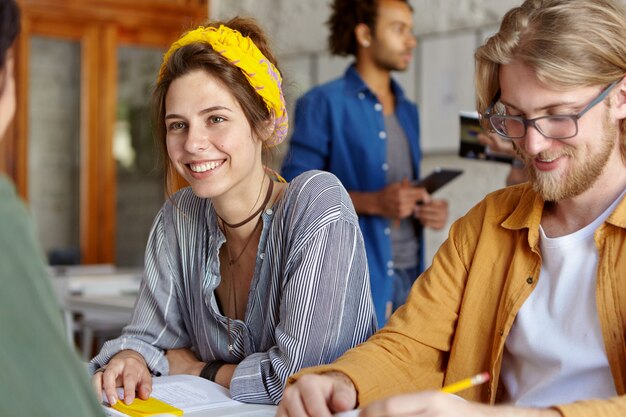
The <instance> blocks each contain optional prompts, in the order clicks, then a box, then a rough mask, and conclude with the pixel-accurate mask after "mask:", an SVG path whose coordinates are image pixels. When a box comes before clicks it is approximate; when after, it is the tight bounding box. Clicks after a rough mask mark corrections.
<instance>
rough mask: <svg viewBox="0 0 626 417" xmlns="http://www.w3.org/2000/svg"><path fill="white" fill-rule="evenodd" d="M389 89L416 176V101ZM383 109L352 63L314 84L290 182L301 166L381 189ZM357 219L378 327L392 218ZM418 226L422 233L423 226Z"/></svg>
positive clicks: (388, 285) (296, 138) (302, 110)
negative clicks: (337, 75)
mask: <svg viewBox="0 0 626 417" xmlns="http://www.w3.org/2000/svg"><path fill="white" fill-rule="evenodd" d="M391 88H392V90H393V92H394V95H395V96H396V116H397V117H398V120H399V122H400V125H401V126H402V129H403V130H404V133H405V134H406V136H407V138H408V140H409V147H410V149H411V157H412V158H411V159H412V162H413V172H415V174H416V175H419V172H420V169H419V163H420V160H421V157H422V155H421V151H420V142H419V118H418V112H417V106H416V105H415V104H414V103H412V102H410V101H409V100H408V99H407V98H406V97H405V96H404V92H403V91H402V89H401V88H400V86H399V85H398V83H396V82H395V81H393V80H392V82H391ZM382 109H383V108H382V105H381V104H380V102H379V101H378V99H377V98H376V96H375V95H374V93H373V92H372V91H371V90H370V89H369V88H368V87H367V85H366V84H365V82H364V81H363V80H362V79H361V77H360V75H359V73H358V72H357V71H356V68H355V66H354V65H351V66H350V67H349V68H348V69H347V71H346V72H345V74H344V76H343V77H341V78H338V79H336V80H333V81H331V82H329V83H326V84H323V85H320V86H317V87H315V88H313V89H312V90H311V91H309V92H307V93H306V94H305V95H304V96H302V97H301V98H300V99H299V100H298V101H297V103H296V109H295V115H296V117H295V127H294V131H293V135H292V137H291V145H290V150H289V153H288V154H287V156H286V158H285V161H284V163H283V168H282V175H283V176H284V177H285V178H286V179H287V180H288V181H289V180H291V179H292V178H294V177H295V176H297V175H298V174H300V173H302V172H304V171H307V170H311V169H320V170H325V171H330V172H332V173H333V174H335V175H336V176H337V177H338V178H339V179H340V180H341V182H342V183H343V185H344V187H345V188H346V189H347V190H348V191H378V190H380V189H382V188H384V187H385V186H386V185H387V183H386V171H387V169H388V168H389V167H388V165H387V141H386V138H387V133H386V131H385V122H384V116H383V112H382ZM359 223H360V226H361V231H362V232H363V237H364V239H365V249H366V252H367V259H368V267H369V272H370V280H371V287H372V296H373V299H374V305H375V308H376V316H377V318H378V325H379V327H382V326H383V325H384V323H385V322H386V317H385V310H386V305H387V302H388V301H390V300H391V296H392V289H393V288H392V279H391V277H392V276H393V274H394V272H393V255H392V249H391V237H390V234H391V222H390V220H389V219H387V218H385V217H381V216H368V215H362V214H360V215H359ZM416 223H417V222H416ZM418 228H419V230H418V234H419V235H420V236H421V235H422V233H421V227H419V226H418ZM423 246H424V245H423V239H422V238H421V237H420V253H418V254H416V256H417V259H418V261H419V264H418V266H419V272H420V273H421V272H422V270H423V259H422V258H423Z"/></svg>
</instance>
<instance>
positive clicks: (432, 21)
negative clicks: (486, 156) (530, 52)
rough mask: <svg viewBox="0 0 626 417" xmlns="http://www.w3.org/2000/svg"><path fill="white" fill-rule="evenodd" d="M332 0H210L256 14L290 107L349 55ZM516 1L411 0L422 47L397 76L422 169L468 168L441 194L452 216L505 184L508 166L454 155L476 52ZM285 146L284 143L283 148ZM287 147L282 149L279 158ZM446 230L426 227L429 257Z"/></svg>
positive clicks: (218, 14)
mask: <svg viewBox="0 0 626 417" xmlns="http://www.w3.org/2000/svg"><path fill="white" fill-rule="evenodd" d="M329 3H330V0H212V1H211V9H210V11H209V13H210V16H211V17H213V18H220V19H226V18H230V17H233V16H236V15H242V16H252V17H254V18H256V19H257V20H258V22H259V23H260V24H261V25H262V26H263V28H264V29H265V30H266V32H267V33H268V35H269V37H270V39H271V40H272V43H273V46H274V50H275V52H276V54H277V55H278V59H279V61H280V65H281V68H282V70H283V73H284V74H283V75H284V78H285V84H284V85H285V90H286V91H285V94H286V98H287V101H288V107H289V108H291V109H292V108H293V104H294V102H295V99H296V98H297V97H299V96H300V95H301V94H303V93H304V92H306V91H307V90H308V89H309V88H310V87H311V86H313V85H316V84H319V83H322V82H325V81H327V80H330V79H332V78H335V77H337V76H338V75H340V74H342V73H343V71H344V70H345V67H346V66H347V64H348V63H349V62H350V59H341V58H335V57H330V56H329V55H328V53H327V52H326V39H327V36H328V30H327V28H326V26H325V21H326V20H327V19H328V16H329V14H330V7H329ZM518 4H521V1H516V0H438V1H433V0H412V1H411V5H412V6H413V8H414V20H415V30H416V33H417V35H418V47H417V49H416V51H415V54H414V56H415V58H414V60H415V61H414V63H413V65H411V67H410V69H409V70H408V71H407V72H405V73H401V74H396V75H395V76H396V78H397V79H398V80H399V82H400V83H401V84H402V86H403V87H404V89H405V91H406V93H407V95H408V96H409V97H410V98H412V99H413V100H415V101H416V102H417V103H418V105H419V107H420V117H421V122H422V148H423V150H424V153H425V158H424V162H423V167H422V171H423V172H422V174H426V173H428V172H429V171H430V170H431V169H432V168H433V167H435V166H446V167H460V168H462V169H464V170H465V173H464V174H463V175H462V176H461V177H460V178H459V179H457V180H455V181H454V182H453V183H451V184H450V185H448V186H446V187H445V188H443V189H442V190H441V191H440V192H438V193H437V196H440V197H442V198H447V199H449V201H450V213H451V216H450V217H451V221H452V220H454V219H456V218H458V217H459V216H461V215H463V214H464V213H465V212H466V211H467V210H468V209H469V208H470V207H471V206H473V205H474V204H475V203H476V202H478V201H479V200H480V199H481V198H482V197H483V196H484V195H485V194H486V193H488V192H490V191H492V190H495V189H497V188H500V187H501V186H503V185H504V180H505V176H506V173H507V170H508V166H507V165H505V164H500V163H495V162H482V161H472V160H463V159H461V158H459V157H457V156H456V153H457V151H458V141H459V126H458V112H459V111H460V110H472V109H474V106H475V105H474V85H473V72H474V63H473V52H474V49H475V48H476V47H477V46H478V45H480V43H481V42H482V40H483V39H484V38H485V36H487V35H488V34H490V33H492V32H494V31H495V30H497V26H498V23H499V20H500V19H501V17H502V15H503V14H504V13H505V12H506V11H507V10H508V9H510V8H511V7H514V6H517V5H518ZM285 149H286V147H284V148H283V149H281V151H282V152H284V150H285ZM280 157H281V153H280V152H279V154H278V159H280ZM446 235H447V228H446V229H445V230H444V231H441V232H432V231H428V232H427V241H426V246H427V247H426V254H427V260H428V261H430V259H431V258H432V255H433V254H434V253H435V251H436V250H437V248H438V247H439V245H440V244H441V243H442V242H443V240H444V239H445V237H446Z"/></svg>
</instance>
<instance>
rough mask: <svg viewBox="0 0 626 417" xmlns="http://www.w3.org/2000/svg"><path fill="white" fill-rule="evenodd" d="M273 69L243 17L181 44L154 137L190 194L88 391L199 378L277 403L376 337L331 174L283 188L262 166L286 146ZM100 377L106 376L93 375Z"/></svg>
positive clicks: (169, 62) (162, 232)
mask: <svg viewBox="0 0 626 417" xmlns="http://www.w3.org/2000/svg"><path fill="white" fill-rule="evenodd" d="M281 80H282V78H281V74H280V71H279V70H278V68H277V65H276V60H275V59H274V57H273V55H272V53H271V52H270V50H269V48H268V43H267V40H266V39H265V36H264V35H263V33H262V32H261V30H260V28H259V27H258V26H257V25H256V24H255V23H254V22H253V21H252V20H249V19H242V18H236V19H233V20H230V21H228V22H224V23H221V22H213V23H210V24H209V25H207V26H206V27H199V28H197V29H195V30H192V31H190V32H187V33H185V34H184V35H183V36H182V37H181V38H180V39H179V40H178V41H176V42H175V43H174V44H173V45H172V46H171V48H170V50H169V51H168V52H167V53H166V54H165V57H164V60H163V65H162V67H161V71H160V73H159V77H158V82H157V86H156V88H155V92H154V114H155V126H156V138H157V142H158V145H159V147H160V149H161V153H162V155H163V157H164V160H165V161H166V164H165V166H166V167H167V170H169V171H170V172H171V171H172V170H175V171H176V172H177V173H178V174H180V175H181V176H182V177H183V178H184V179H186V180H187V181H188V182H189V184H190V187H187V188H185V189H183V190H181V191H179V192H177V193H176V194H174V195H172V196H171V197H170V198H169V200H168V201H167V202H166V203H165V204H164V205H163V208H162V209H161V211H160V212H159V214H158V215H157V217H156V219H155V221H154V226H153V229H152V233H151V235H150V239H149V242H148V247H147V250H146V262H145V273H144V280H143V284H142V286H141V290H140V294H139V298H138V302H137V305H136V308H135V314H134V315H133V320H132V323H131V324H130V325H129V326H128V327H126V329H125V330H124V333H123V335H122V336H121V337H120V338H118V339H115V340H113V341H110V342H108V343H107V344H106V345H105V346H104V348H103V350H102V352H100V354H99V355H98V356H96V357H95V358H94V359H93V360H92V361H91V370H92V372H95V374H94V376H93V382H94V385H95V387H96V390H98V392H100V390H101V389H102V388H103V389H104V391H105V393H106V395H107V397H108V399H109V401H111V402H115V401H117V400H118V398H117V394H116V393H115V388H116V386H117V387H119V386H124V389H125V392H124V400H125V401H127V402H128V401H132V400H133V399H134V397H135V392H137V393H138V396H139V397H141V398H145V397H146V396H147V395H149V392H150V388H151V380H152V376H153V375H162V374H168V373H169V374H177V373H187V374H195V375H200V376H203V377H205V378H208V379H211V380H214V381H215V382H218V383H220V384H222V385H224V386H226V387H229V388H230V392H231V395H232V397H233V398H234V399H237V400H241V401H248V402H257V403H278V402H279V401H280V400H281V398H282V393H283V389H284V387H285V383H286V380H287V377H288V376H289V375H291V374H292V373H294V372H295V371H297V370H299V369H300V368H303V367H306V366H311V365H315V364H320V363H327V362H330V361H332V360H334V359H335V358H336V357H338V356H339V355H340V354H341V353H343V352H344V351H345V350H347V349H349V348H351V347H353V346H354V345H356V344H358V343H360V342H362V341H364V340H365V339H367V337H368V336H369V335H371V334H372V333H373V332H374V330H375V328H376V319H375V316H374V310H373V305H372V300H371V294H370V287H369V277H368V272H367V262H366V257H365V249H364V245H363V237H362V235H361V231H360V229H359V226H358V220H357V216H356V213H355V212H354V209H353V207H352V204H351V202H350V198H349V196H348V194H347V192H346V191H345V189H344V188H343V186H342V185H341V183H340V182H339V180H338V179H337V178H336V177H334V176H333V175H331V174H329V173H325V172H320V171H314V172H307V173H304V174H302V175H300V176H298V177H297V178H295V179H294V180H293V181H291V182H290V183H288V184H287V183H284V181H282V178H280V177H278V176H277V175H276V174H275V173H273V172H272V171H271V170H268V169H267V168H266V167H265V166H264V164H263V153H264V150H265V149H267V148H269V147H271V146H274V145H276V144H279V143H280V142H282V141H283V139H284V138H285V137H286V135H287V129H288V118H287V111H286V109H285V102H284V98H283V93H282V89H281ZM105 366H106V369H103V368H104V367H105Z"/></svg>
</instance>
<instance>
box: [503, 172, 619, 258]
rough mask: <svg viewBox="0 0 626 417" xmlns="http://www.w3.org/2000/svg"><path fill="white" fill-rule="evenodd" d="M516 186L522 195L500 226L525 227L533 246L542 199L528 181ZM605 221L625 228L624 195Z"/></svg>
mask: <svg viewBox="0 0 626 417" xmlns="http://www.w3.org/2000/svg"><path fill="white" fill-rule="evenodd" d="M518 187H521V189H522V190H521V191H522V195H521V197H520V198H519V201H518V202H517V206H516V207H515V209H514V210H513V212H512V213H511V214H510V215H509V217H507V218H506V219H505V220H504V221H503V222H502V227H504V228H506V229H511V230H520V229H524V228H527V229H528V243H529V245H530V247H535V245H536V244H537V242H538V241H539V224H540V223H541V216H542V214H543V206H544V201H543V199H542V198H541V196H540V195H539V194H538V193H536V192H535V191H534V190H533V188H532V185H531V184H530V183H529V182H527V183H525V184H523V185H519V186H518ZM606 222H607V223H610V224H612V225H615V226H617V227H621V228H626V197H623V198H622V201H620V202H619V203H618V205H617V207H616V208H615V210H614V211H613V213H611V215H610V216H609V217H608V218H607V220H606Z"/></svg>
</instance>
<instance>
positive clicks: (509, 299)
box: [296, 184, 626, 417]
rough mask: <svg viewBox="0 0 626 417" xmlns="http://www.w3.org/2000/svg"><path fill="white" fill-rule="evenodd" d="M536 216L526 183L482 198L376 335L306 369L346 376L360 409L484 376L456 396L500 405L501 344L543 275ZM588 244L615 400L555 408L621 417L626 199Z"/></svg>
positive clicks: (625, 376)
mask: <svg viewBox="0 0 626 417" xmlns="http://www.w3.org/2000/svg"><path fill="white" fill-rule="evenodd" d="M542 211H543V200H542V199H541V197H539V196H538V195H537V194H536V193H535V192H534V191H533V190H532V188H531V186H530V185H528V184H523V185H519V186H515V187H508V188H505V189H503V190H499V191H496V192H494V193H492V194H490V195H488V196H487V197H486V198H485V199H484V200H483V201H482V202H480V203H479V204H478V205H477V206H475V207H474V208H473V209H471V210H470V211H469V212H468V213H467V214H466V215H465V216H464V217H462V218H461V219H459V220H458V221H456V222H455V223H454V224H453V225H452V227H451V229H450V235H449V237H448V239H447V240H446V242H445V243H444V244H443V245H442V246H441V248H440V249H439V251H438V252H437V254H436V255H435V258H434V259H433V263H432V266H431V267H430V268H429V269H428V270H426V271H425V272H424V274H422V276H421V277H420V279H418V280H417V281H416V283H415V285H414V286H413V289H412V291H411V293H410V295H409V298H408V300H407V303H406V305H405V306H403V307H402V308H400V309H399V310H398V311H397V312H396V313H395V314H394V315H393V316H392V317H391V319H390V320H389V322H388V323H387V325H386V326H385V327H384V328H383V329H382V330H380V331H379V332H378V333H376V334H375V335H374V336H372V337H371V338H370V339H369V340H368V341H367V342H365V343H363V344H361V345H359V346H357V347H356V348H354V349H352V350H350V351H348V352H347V353H346V354H344V355H343V356H342V357H340V358H339V359H338V360H337V361H336V362H334V363H333V364H331V365H326V366H323V367H317V368H314V369H313V370H312V371H311V370H307V371H305V372H307V373H308V372H325V371H329V370H337V371H341V372H344V373H345V374H347V375H348V376H349V377H350V378H351V379H352V381H353V382H354V384H355V386H356V388H357V391H358V400H359V404H360V405H361V406H363V405H366V404H367V403H369V402H371V401H373V400H376V399H380V398H384V397H387V396H390V395H397V394H401V393H406V392H412V391H418V390H425V389H438V388H441V387H442V386H443V385H446V384H449V383H452V382H456V381H458V380H460V379H463V378H466V377H468V376H472V375H474V374H477V373H479V372H482V371H489V372H490V373H491V375H492V380H491V381H490V383H489V384H485V385H483V386H477V387H474V388H471V389H469V390H467V391H464V392H462V393H461V395H462V396H463V397H465V398H466V399H468V400H472V401H480V402H484V403H491V404H493V403H497V402H498V399H499V395H500V394H501V391H500V390H499V386H498V383H499V379H500V378H499V376H500V367H501V364H502V355H503V350H504V342H505V339H506V337H507V335H508V334H509V331H510V330H511V326H512V325H513V321H514V319H515V316H516V314H517V312H518V311H519V309H520V307H521V306H522V304H523V303H524V301H525V300H526V299H527V298H528V296H529V295H530V294H531V292H532V291H533V289H534V288H535V286H536V285H537V280H538V277H539V272H540V269H541V255H540V251H539V223H540V220H541V215H542ZM595 242H596V246H597V248H598V255H599V259H598V272H597V287H596V288H597V291H596V293H597V305H598V316H599V319H600V324H601V326H602V335H603V338H604V344H605V348H606V353H607V357H608V361H609V366H610V368H611V372H612V374H613V379H614V383H615V388H616V391H617V393H618V395H619V396H618V397H615V398H611V399H608V400H585V401H579V402H576V403H572V404H567V405H557V406H556V407H557V408H558V409H559V410H560V412H561V413H562V414H563V415H564V416H566V417H577V416H583V415H584V416H609V417H610V416H616V417H617V416H620V417H622V416H624V415H626V396H625V395H624V393H625V391H626V343H625V337H626V334H625V333H626V199H624V200H622V201H621V202H620V203H619V204H618V206H617V208H616V209H615V211H614V212H613V213H612V214H611V215H610V216H609V217H608V219H607V220H606V221H605V222H604V223H603V224H602V225H601V226H600V227H599V228H598V230H596V232H595ZM563 349H567V346H564V347H563ZM581 360H584V358H581ZM296 377H297V376H296ZM500 388H502V387H500Z"/></svg>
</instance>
